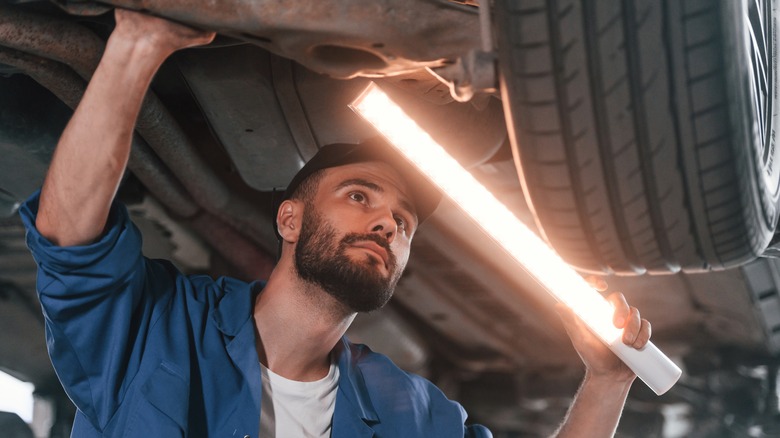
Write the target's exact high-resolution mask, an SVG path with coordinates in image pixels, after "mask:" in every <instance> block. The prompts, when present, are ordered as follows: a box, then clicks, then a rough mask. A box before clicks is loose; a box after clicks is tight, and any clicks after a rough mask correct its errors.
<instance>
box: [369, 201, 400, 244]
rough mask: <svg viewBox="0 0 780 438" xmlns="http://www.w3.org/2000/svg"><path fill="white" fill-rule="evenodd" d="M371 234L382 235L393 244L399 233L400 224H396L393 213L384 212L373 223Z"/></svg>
mask: <svg viewBox="0 0 780 438" xmlns="http://www.w3.org/2000/svg"><path fill="white" fill-rule="evenodd" d="M371 232H372V233H377V234H380V235H381V236H382V237H383V238H385V239H387V243H388V244H389V243H393V239H395V235H396V233H398V224H397V223H396V222H395V217H393V212H391V211H390V210H389V209H388V210H383V211H381V212H378V214H377V216H376V218H375V219H374V220H373V221H372V223H371Z"/></svg>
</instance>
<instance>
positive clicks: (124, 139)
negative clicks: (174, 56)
mask: <svg viewBox="0 0 780 438" xmlns="http://www.w3.org/2000/svg"><path fill="white" fill-rule="evenodd" d="M116 21H117V25H116V28H115V29H114V32H113V33H112V34H111V37H110V38H109V40H108V43H107V44H106V50H105V53H104V54H103V58H102V59H101V61H100V64H99V65H98V67H97V69H96V70H95V73H94V75H93V76H92V80H91V81H90V83H89V86H88V87H87V90H86V92H85V93H84V96H83V97H82V99H81V102H80V103H79V106H78V108H77V109H76V111H75V112H74V114H73V117H72V118H71V120H70V122H69V123H68V126H67V127H66V128H65V131H64V132H63V134H62V137H60V141H59V143H58V144H57V149H56V150H55V152H54V157H53V158H52V162H51V166H50V167H49V171H48V173H47V175H46V180H45V181H44V184H43V189H42V190H41V198H40V203H39V209H38V216H37V219H36V227H37V228H38V231H39V232H40V233H41V234H42V235H43V236H44V237H46V238H48V239H49V240H50V241H52V242H53V243H55V244H57V245H60V246H72V245H83V244H87V243H90V242H93V241H94V240H96V239H97V238H98V237H100V235H101V234H102V232H103V229H104V228H105V226H106V221H107V219H108V213H109V209H110V206H111V201H112V200H113V198H114V195H115V194H116V191H117V189H118V187H119V182H120V180H121V178H122V174H123V173H124V170H125V166H126V165H127V160H128V157H129V154H130V143H131V141H132V136H133V130H134V127H135V122H136V119H137V118H138V112H139V110H140V108H141V103H142V101H143V98H144V95H145V94H146V92H147V90H148V88H149V84H150V83H151V81H152V77H153V76H154V74H155V73H156V72H157V69H158V68H159V67H160V65H161V64H162V63H163V61H165V59H166V58H167V57H168V56H169V55H170V54H171V53H173V52H174V51H176V50H178V49H182V48H185V47H192V46H197V45H201V44H206V43H208V42H210V41H211V40H212V39H213V38H214V33H213V32H203V31H198V30H194V29H191V28H189V27H187V26H184V25H181V24H177V23H173V22H170V21H167V20H164V19H161V18H157V17H151V16H147V15H143V14H140V13H137V12H131V11H126V10H117V11H116Z"/></svg>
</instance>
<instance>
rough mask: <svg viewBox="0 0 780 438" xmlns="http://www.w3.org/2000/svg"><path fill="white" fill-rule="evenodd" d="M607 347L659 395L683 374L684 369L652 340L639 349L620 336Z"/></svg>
mask: <svg viewBox="0 0 780 438" xmlns="http://www.w3.org/2000/svg"><path fill="white" fill-rule="evenodd" d="M607 347H609V349H610V350H612V352H613V353H615V355H616V356H617V357H619V358H620V360H622V361H623V362H624V363H625V364H626V365H628V367H629V368H631V370H632V371H633V372H634V373H635V374H636V375H637V377H639V378H640V379H642V381H643V382H645V384H646V385H647V386H648V387H650V389H652V390H653V392H655V393H656V394H658V395H661V394H664V393H665V392H666V391H668V390H669V389H670V388H671V387H672V386H674V384H675V383H677V380H678V379H679V378H680V376H681V375H682V370H681V369H680V367H678V366H677V365H676V364H675V363H674V362H672V361H671V359H669V358H668V357H667V356H666V355H665V354H664V353H663V352H661V350H659V349H658V347H656V346H655V345H654V344H653V343H652V342H648V343H647V345H645V346H644V347H643V348H641V349H639V350H637V349H635V348H633V347H629V346H628V345H626V344H624V343H623V341H622V340H621V339H620V338H618V339H616V340H615V341H613V342H611V343H607Z"/></svg>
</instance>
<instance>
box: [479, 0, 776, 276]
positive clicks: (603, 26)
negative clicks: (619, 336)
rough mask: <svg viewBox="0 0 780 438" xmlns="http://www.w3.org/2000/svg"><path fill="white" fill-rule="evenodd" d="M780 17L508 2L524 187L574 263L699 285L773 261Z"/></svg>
mask: <svg viewBox="0 0 780 438" xmlns="http://www.w3.org/2000/svg"><path fill="white" fill-rule="evenodd" d="M777 2H778V0H769V1H766V2H763V1H748V0H740V1H730V0H723V1H717V0H715V1H711V0H664V1H656V0H625V1H622V0H538V1H528V0H524V1H516V0H495V5H494V7H495V10H494V15H495V21H494V22H495V29H496V36H497V42H498V43H497V45H498V56H499V62H498V64H499V69H500V74H501V75H500V76H501V89H502V99H503V103H504V109H505V113H506V117H507V126H508V127H509V131H510V139H511V143H512V148H513V153H514V156H515V162H516V164H517V169H518V173H519V175H520V179H521V182H522V184H523V187H524V189H525V194H526V198H527V201H528V204H529V205H530V206H531V208H532V210H533V212H534V214H535V218H536V220H537V225H538V226H539V229H540V230H541V232H542V234H543V236H544V237H545V239H547V241H548V243H549V244H550V245H551V246H552V247H553V248H554V249H555V250H556V251H558V253H559V254H561V256H562V257H563V258H564V259H565V260H566V261H567V262H568V263H570V264H571V265H572V266H574V267H576V268H579V269H581V270H583V271H589V272H597V273H607V274H611V273H616V274H628V275H631V274H642V273H645V272H647V273H672V272H677V271H680V270H682V271H686V272H697V271H706V270H712V269H716V270H719V269H726V268H729V267H733V266H737V265H740V264H743V263H745V262H747V261H749V260H751V259H753V258H755V257H757V256H760V255H761V254H762V252H763V251H764V250H765V249H766V247H767V245H768V244H769V242H770V240H771V238H772V236H773V234H774V230H775V226H776V224H777V219H778V192H779V190H778V184H779V183H780V162H778V160H780V155H779V154H780V150H778V149H777V148H776V143H775V130H776V128H777V115H776V112H777V103H778V100H777V65H776V63H777V59H776V56H775V54H776V51H777V38H776V34H775V32H776V23H775V19H776V13H775V8H776V6H777ZM751 35H754V36H755V38H751Z"/></svg>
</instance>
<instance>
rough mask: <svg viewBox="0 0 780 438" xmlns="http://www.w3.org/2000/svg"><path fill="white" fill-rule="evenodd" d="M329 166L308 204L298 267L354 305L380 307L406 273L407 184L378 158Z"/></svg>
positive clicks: (412, 222) (411, 221) (410, 216)
mask: <svg viewBox="0 0 780 438" xmlns="http://www.w3.org/2000/svg"><path fill="white" fill-rule="evenodd" d="M326 172H328V173H327V174H326V175H325V176H324V177H323V178H322V180H321V181H320V183H319V186H318V190H317V193H316V195H315V196H314V199H312V201H311V202H309V203H307V205H306V206H305V209H304V213H303V219H302V225H301V233H300V236H299V239H298V242H297V243H296V248H295V268H296V270H297V271H298V275H299V276H300V277H301V278H302V279H303V280H305V281H308V282H311V283H314V284H316V285H318V286H320V287H321V288H322V289H323V290H325V291H326V292H327V293H329V294H330V295H332V296H333V297H335V298H336V299H338V300H339V301H340V302H341V303H343V304H344V305H346V306H347V307H348V308H350V309H352V310H353V311H356V312H368V311H372V310H376V309H379V308H381V307H382V306H384V305H385V304H386V303H387V301H388V300H389V299H390V297H392V295H393V291H394V290H395V286H396V284H397V283H398V280H399V279H400V277H401V274H402V273H403V270H404V267H405V266H406V261H407V260H408V257H409V245H410V243H411V238H412V234H413V233H414V229H415V227H416V217H415V214H414V210H413V208H412V207H411V203H410V202H409V201H408V199H409V198H408V196H407V195H406V187H405V184H404V183H403V180H402V179H401V178H400V177H399V176H398V175H397V174H396V172H395V171H393V170H392V169H390V168H389V167H387V166H385V165H383V164H380V163H360V164H353V165H349V166H342V167H338V168H334V169H329V170H328V171H326Z"/></svg>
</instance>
